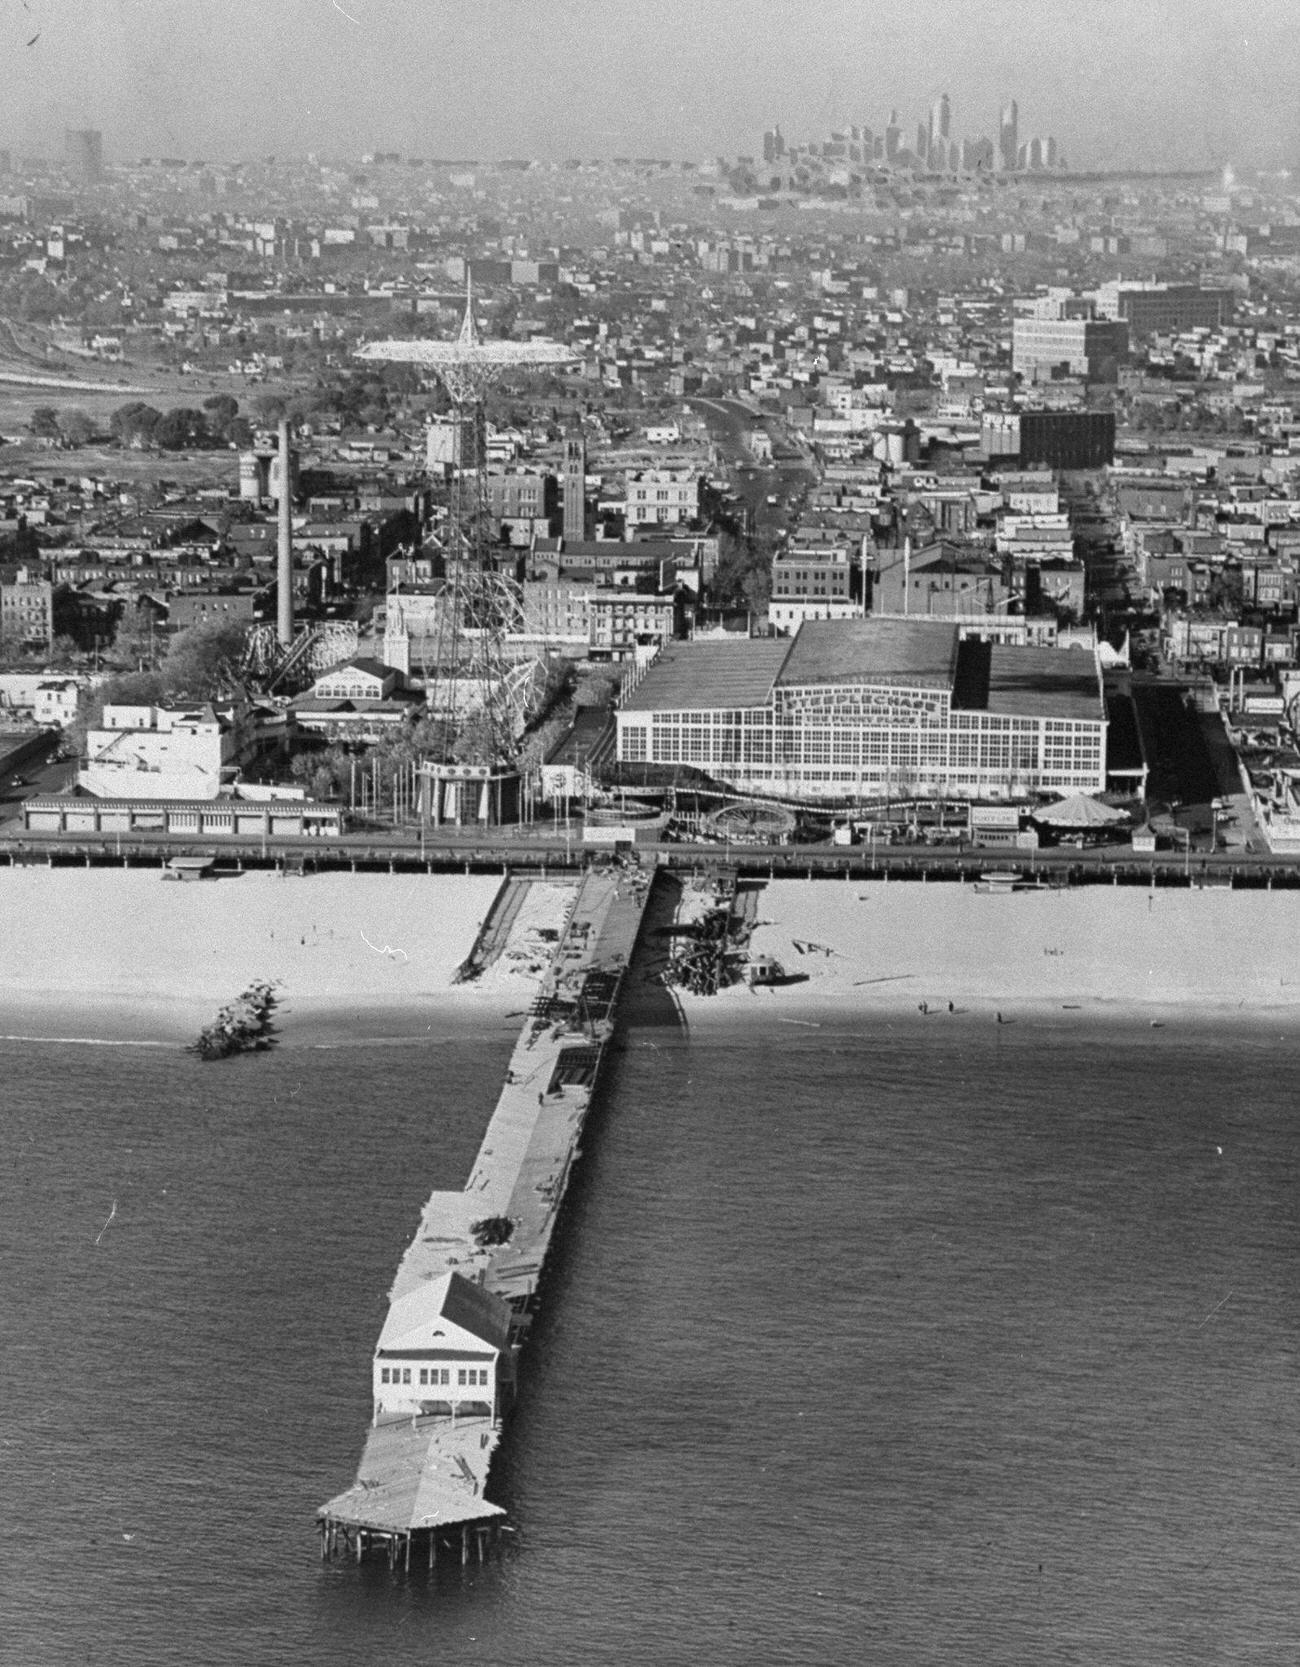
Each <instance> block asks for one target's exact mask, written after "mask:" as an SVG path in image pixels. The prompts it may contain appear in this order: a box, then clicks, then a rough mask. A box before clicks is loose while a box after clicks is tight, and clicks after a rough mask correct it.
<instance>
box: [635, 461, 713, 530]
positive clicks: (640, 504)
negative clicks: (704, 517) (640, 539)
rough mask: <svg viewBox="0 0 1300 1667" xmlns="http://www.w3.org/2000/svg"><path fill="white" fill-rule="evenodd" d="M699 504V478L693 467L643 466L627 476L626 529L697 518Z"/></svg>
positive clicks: (668, 524) (676, 523) (677, 522)
mask: <svg viewBox="0 0 1300 1667" xmlns="http://www.w3.org/2000/svg"><path fill="white" fill-rule="evenodd" d="M700 504H701V490H700V477H699V475H697V474H696V473H695V472H694V471H693V470H690V469H646V470H643V471H642V472H641V473H639V474H633V475H629V476H628V479H627V502H626V507H625V511H624V514H625V516H626V521H627V525H628V527H629V529H630V528H632V527H646V526H674V525H678V524H684V523H687V522H690V521H698V520H699V518H700Z"/></svg>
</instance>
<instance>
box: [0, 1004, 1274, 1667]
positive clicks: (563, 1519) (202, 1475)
mask: <svg viewBox="0 0 1300 1667" xmlns="http://www.w3.org/2000/svg"><path fill="white" fill-rule="evenodd" d="M1069 1017H1073V1016H1072V1015H1071V1016H1069ZM1066 1018H1067V1015H1062V1016H1061V1021H1062V1022H1058V1023H1056V1024H1050V1023H1045V1022H1042V1021H1039V1022H1025V1023H1020V1024H1017V1025H1014V1026H1005V1027H1002V1028H1000V1029H999V1028H998V1027H995V1026H991V1025H988V1024H987V1023H986V1022H983V1021H981V1022H979V1023H977V1022H976V1021H975V1020H973V1019H965V1018H963V1017H961V1016H960V1015H959V1016H956V1017H951V1018H950V1017H948V1016H943V1017H941V1018H939V1019H937V1020H931V1021H929V1022H928V1023H927V1022H922V1021H921V1020H920V1019H919V1018H916V1019H910V1020H908V1021H905V1022H899V1023H895V1024H893V1025H892V1026H890V1025H886V1024H884V1023H883V1022H879V1021H873V1022H872V1023H871V1024H870V1025H866V1024H864V1025H862V1026H859V1027H856V1028H849V1027H846V1026H843V1025H840V1024H837V1022H836V1021H833V1020H829V1019H828V1020H827V1021H826V1023H824V1024H823V1026H822V1028H821V1029H818V1030H814V1029H811V1028H808V1027H805V1026H798V1027H796V1026H793V1025H790V1026H784V1025H774V1026H773V1027H772V1028H771V1029H770V1030H767V1031H766V1032H759V1031H757V1030H752V1031H740V1030H735V1031H720V1032H718V1033H715V1034H713V1035H710V1036H700V1035H697V1036H695V1037H694V1038H692V1039H690V1040H689V1041H687V1040H684V1039H680V1038H675V1037H673V1036H671V1035H668V1034H666V1033H664V1032H661V1031H656V1030H650V1029H646V1030H634V1031H632V1032H631V1033H629V1035H628V1037H627V1039H626V1047H625V1049H624V1050H623V1051H622V1052H620V1053H619V1054H618V1055H616V1056H615V1057H614V1058H613V1060H612V1061H611V1065H612V1069H611V1071H610V1073H609V1076H608V1077H607V1079H606V1094H605V1098H604V1101H603V1109H601V1110H600V1111H598V1112H597V1114H596V1115H595V1118H594V1120H593V1123H592V1124H591V1126H590V1129H589V1132H588V1135H587V1138H586V1150H585V1155H584V1159H583V1162H582V1164H581V1165H580V1166H579V1168H578V1170H577V1172H576V1180H575V1184H574V1190H573V1192H572V1193H571V1195H570V1205H569V1210H568V1215H567V1218H566V1223H565V1228H564V1231H563V1233H562V1235H561V1238H560V1241H559V1248H558V1256H557V1259H556V1261H555V1263H554V1266H553V1271H552V1276H551V1280H550V1285H549V1288H548V1291H547V1299H546V1307H545V1311H544V1315H543V1319H542V1321H541V1323H540V1325H539V1327H538V1329H537V1330H536V1331H535V1333H534V1337H533V1340H532V1342H531V1343H530V1345H529V1348H528V1350H527V1353H526V1356H525V1360H524V1367H523V1392H522V1396H521V1400H520V1402H519V1404H518V1405H517V1407H516V1409H515V1413H514V1416H513V1420H512V1424H511V1428H510V1432H509V1434H508V1437H507V1441H506V1445H505V1448H504V1450H503V1454H502V1460H501V1465H500V1469H499V1472H498V1479H497V1489H496V1491H497V1496H498V1497H500V1498H502V1499H503V1500H504V1501H506V1502H508V1504H509V1505H510V1508H511V1511H512V1515H513V1519H514V1521H515V1522H516V1524H517V1525H518V1527H519V1530H520V1533H519V1540H518V1546H517V1549H515V1550H513V1551H511V1552H509V1553H507V1554H506V1555H505V1556H504V1557H503V1558H502V1559H501V1560H500V1561H497V1562H489V1563H488V1564H486V1565H484V1566H482V1567H479V1566H477V1565H474V1566H471V1568H470V1569H468V1570H467V1571H464V1572H463V1573H462V1571H461V1570H460V1568H459V1567H456V1568H454V1569H453V1568H445V1569H442V1570H440V1571H439V1573H438V1575H437V1577H436V1580H433V1581H431V1580H430V1578H429V1577H428V1575H427V1573H426V1572H425V1571H424V1570H420V1571H419V1572H418V1573H417V1572H416V1571H414V1570H413V1571H412V1573H411V1574H410V1575H409V1576H402V1575H400V1574H399V1575H397V1576H392V1575H390V1574H389V1572H388V1570H387V1567H386V1565H384V1564H383V1563H381V1562H375V1563H374V1564H367V1565H365V1566H363V1567H362V1568H360V1569H358V1568H357V1567H356V1566H355V1565H352V1564H348V1563H344V1562H340V1563H336V1564H330V1565H322V1564H321V1563H320V1561H319V1560H318V1556H317V1542H316V1536H315V1533H314V1530H313V1513H314V1511H315V1508H316V1507H317V1505H319V1504H320V1503H322V1502H323V1501H324V1500H325V1499H326V1498H328V1497H329V1496H330V1495H331V1494H333V1493H334V1492H336V1491H338V1490H339V1489H340V1488H341V1487H343V1486H345V1485H346V1484H347V1483H348V1482H350V1481H351V1479H352V1477H353V1475H354V1473H355V1465H356V1460H357V1457H358V1455H359V1452H360V1448H361V1442H362V1438H363V1433H364V1425H365V1420H366V1417H367V1413H368V1404H367V1402H368V1381H369V1372H368V1362H369V1355H370V1351H371V1349H372V1347H373V1344H374V1340H375V1337H376V1335H377V1333H378V1330H379V1326H380V1323H381V1321H382V1318H383V1312H384V1306H385V1303H384V1298H385V1293H386V1291H387V1288H388V1285H389V1282H390V1281H391V1278H392V1274H393V1271H394V1268H395V1266H396V1263H397V1259H398V1256H399V1254H400V1252H401V1249H402V1247H403V1246H404V1244H405V1242H406V1240H407V1239H408V1238H409V1236H410V1234H411V1233H412V1231H413V1230H414V1227H415V1224H416V1221H417V1219H418V1213H419V1209H420V1205H421V1204H422V1202H423V1200H424V1197H425V1195H426V1194H427V1193H428V1192H429V1191H430V1190H431V1189H432V1188H433V1187H434V1186H457V1185H459V1184H460V1182H461V1181H462V1180H463V1178H464V1175H465V1173H466V1171H467V1169H468V1167H469V1163H470V1161H471V1159H472V1157H473V1154H474V1152H475V1151H476V1149H477V1146H478V1143H479V1139H480V1137H481V1134H482V1129H483V1125H484V1123H485V1121H486V1118H487V1116H488V1114H489V1112H490V1110H491V1107H492V1105H493V1103H494V1102H495V1098H496V1092H497V1088H498V1086H499V1080H500V1075H501V1073H502V1072H503V1070H504V1067H505V1062H506V1058H507V1055H508V1052H509V1047H510V1040H511V1036H512V1033H513V1029H514V1026H513V1025H510V1026H507V1027H506V1028H504V1029H501V1028H500V1027H497V1028H495V1029H491V1030H490V1031H488V1032H485V1033H484V1034H480V1035H476V1034H472V1033H470V1032H469V1031H463V1032H459V1033H457V1034H455V1035H453V1036H452V1037H451V1038H450V1039H448V1038H445V1037H444V1038H443V1039H441V1040H418V1039H417V1040H408V1041H406V1042H405V1043H404V1044H403V1045H396V1046H379V1045H371V1044H358V1045H352V1046H343V1047H336V1048H309V1047H302V1046H293V1045H287V1046H285V1047H283V1048H282V1049H280V1050H279V1051H278V1052H276V1053H274V1054H272V1055H269V1056H266V1057H263V1058H259V1059H255V1060H243V1061H235V1062H230V1063H228V1064H226V1065H221V1066H201V1065H199V1064H197V1062H195V1061H193V1060H191V1059H189V1058H187V1057H186V1056H185V1055H183V1054H181V1053H179V1052H174V1051H168V1050H160V1049H139V1048H120V1047H114V1048H100V1047H79V1046H67V1045H61V1044H46V1045H39V1044H27V1043H12V1042H11V1043H0V1095H2V1097H3V1106H4V1120H3V1130H4V1146H3V1155H2V1161H0V1254H2V1258H3V1268H4V1279H5V1284H4V1288H3V1294H2V1295H0V1477H2V1478H3V1482H2V1486H3V1504H4V1509H3V1513H2V1515H0V1533H2V1534H3V1536H4V1545H3V1547H2V1548H0V1661H3V1662H6V1663H7V1662H10V1661H12V1662H14V1663H31V1664H33V1667H45V1664H47V1663H49V1664H63V1663H75V1664H82V1663H87V1664H93V1667H117V1664H119V1663H121V1664H123V1667H125V1664H128V1663H130V1664H138V1667H161V1664H168V1667H171V1664H176V1667H182V1664H185V1667H188V1664H195V1667H199V1664H207V1663H213V1664H217V1663H221V1664H223V1667H224V1664H239V1667H242V1664H250V1667H251V1664H262V1663H268V1664H270V1663H281V1662H283V1663H295V1664H296V1663H313V1664H317V1667H334V1664H339V1667H342V1664H345V1663H346V1664H349V1667H352V1664H355V1663H371V1662H375V1663H383V1664H384V1667H408V1664H414V1663H422V1664H423V1663H428V1662H436V1661H440V1660H447V1661H455V1662H490V1663H496V1662H501V1663H506V1662H525V1663H537V1664H541V1667H568V1664H573V1663H581V1664H586V1663H592V1664H595V1663H620V1664H639V1663H660V1662H666V1663H674V1662H682V1663H695V1662H706V1663H715V1662H717V1663H732V1662H736V1663H740V1662H746V1663H748V1662H791V1663H821V1662H828V1663H854V1662H859V1661H863V1662H881V1663H904V1664H910V1663H920V1662H925V1663H929V1662H935V1663H968V1662H978V1663H984V1662H988V1663H998V1664H1019V1663H1025V1664H1029V1663H1035V1664H1037V1663H1051V1662H1062V1663H1076V1662H1077V1663H1084V1662H1088V1663H1093V1662H1107V1663H1129V1662H1132V1663H1144V1664H1152V1663H1171V1664H1172V1663H1200V1662H1205V1663H1222V1662H1234V1663H1237V1662H1251V1661H1259V1662H1276V1661H1279V1660H1287V1659H1292V1658H1293V1656H1294V1652H1295V1648H1296V1641H1297V1639H1300V1585H1298V1583H1297V1580H1296V1576H1295V1567H1296V1549H1295V1548H1296V1546H1297V1544H1298V1543H1300V1477H1298V1476H1297V1468H1296V1460H1297V1453H1298V1451H1300V1437H1298V1436H1297V1419H1296V1403H1297V1389H1298V1387H1300V1382H1298V1380H1300V1373H1298V1372H1297V1353H1296V1346H1297V1317H1298V1316H1297V1306H1298V1296H1297V1293H1298V1292H1300V1210H1298V1208H1297V1190H1296V1184H1297V1178H1298V1177H1297V1168H1298V1163H1297V1159H1298V1156H1300V1142H1298V1140H1297V1115H1296V1106H1295V1089H1294V1083H1295V1081H1296V1077H1297V1066H1298V1065H1300V1044H1298V1043H1297V1040H1296V1039H1295V1038H1293V1037H1289V1036H1288V1037H1278V1036H1277V1035H1276V1034H1270V1033H1268V1032H1265V1031H1262V1030H1260V1031H1248V1030H1239V1031H1226V1030H1221V1031H1206V1030H1199V1031H1198V1030H1197V1029H1196V1028H1195V1027H1194V1026H1193V1025H1192V1024H1191V1023H1190V1022H1189V1023H1188V1024H1187V1025H1186V1026H1179V1025H1170V1026H1168V1027H1167V1028H1165V1029H1164V1030H1160V1031H1153V1030H1149V1029H1145V1028H1138V1027H1137V1026H1133V1027H1131V1028H1128V1029H1124V1028H1115V1027H1111V1028H1109V1029H1105V1030H1101V1029H1098V1028H1096V1027H1092V1028H1089V1026H1088V1025H1087V1024H1085V1023H1084V1022H1079V1023H1067V1022H1064V1021H1065V1020H1066ZM1080 1019H1081V1021H1082V1016H1080ZM1220 1148H1221V1151H1220V1150H1219V1149H1220ZM114 1204H115V1205H116V1213H115V1214H114V1215H113V1219H112V1220H111V1221H108V1218H109V1215H110V1212H111V1211H112V1209H113V1206H114ZM106 1221H108V1225H107V1226H105V1222H106ZM97 1237H98V1243H97V1242H96V1240H97Z"/></svg>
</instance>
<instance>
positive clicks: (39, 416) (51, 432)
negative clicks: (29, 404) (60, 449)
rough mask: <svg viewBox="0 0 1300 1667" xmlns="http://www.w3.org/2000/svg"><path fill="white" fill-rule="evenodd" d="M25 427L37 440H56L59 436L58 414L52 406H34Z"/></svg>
mask: <svg viewBox="0 0 1300 1667" xmlns="http://www.w3.org/2000/svg"><path fill="white" fill-rule="evenodd" d="M27 426H28V427H29V428H30V429H31V431H32V433H33V434H35V435H36V436H37V437H38V438H39V439H42V440H57V439H58V436H59V413H58V411H57V410H56V409H55V407H54V406H53V405H37V406H34V407H33V408H32V420H31V422H30V423H29V424H28V425H27Z"/></svg>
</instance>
